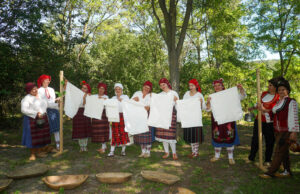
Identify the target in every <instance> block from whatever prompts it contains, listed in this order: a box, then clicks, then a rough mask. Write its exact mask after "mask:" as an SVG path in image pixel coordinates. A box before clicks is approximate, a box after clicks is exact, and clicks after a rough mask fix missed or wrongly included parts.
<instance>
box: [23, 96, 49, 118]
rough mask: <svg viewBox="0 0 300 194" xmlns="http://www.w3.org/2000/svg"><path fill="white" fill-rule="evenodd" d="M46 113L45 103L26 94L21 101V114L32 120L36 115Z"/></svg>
mask: <svg viewBox="0 0 300 194" xmlns="http://www.w3.org/2000/svg"><path fill="white" fill-rule="evenodd" d="M46 111H47V101H46V100H44V99H41V98H39V97H36V96H32V95H30V94H27V95H26V96H25V97H24V98H23V99H22V101H21V112H22V113H23V114H24V115H26V116H29V117H31V118H33V119H35V118H36V116H37V113H41V114H44V113H46Z"/></svg>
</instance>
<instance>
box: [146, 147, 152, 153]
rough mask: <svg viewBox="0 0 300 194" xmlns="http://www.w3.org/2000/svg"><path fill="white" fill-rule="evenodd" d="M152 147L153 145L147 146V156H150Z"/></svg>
mask: <svg viewBox="0 0 300 194" xmlns="http://www.w3.org/2000/svg"><path fill="white" fill-rule="evenodd" d="M151 146H152V145H147V146H146V153H147V154H150V151H151Z"/></svg>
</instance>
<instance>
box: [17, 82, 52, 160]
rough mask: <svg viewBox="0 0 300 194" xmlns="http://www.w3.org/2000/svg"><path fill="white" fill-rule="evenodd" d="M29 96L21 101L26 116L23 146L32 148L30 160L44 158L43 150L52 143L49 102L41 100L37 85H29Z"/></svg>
mask: <svg viewBox="0 0 300 194" xmlns="http://www.w3.org/2000/svg"><path fill="white" fill-rule="evenodd" d="M25 90H26V93H27V95H26V96H25V97H24V98H23V99H22V101H21V112H22V113H23V114H24V120H23V136H22V145H23V146H26V147H27V148H30V152H31V155H30V158H29V160H35V159H36V156H38V157H44V155H42V154H41V153H40V151H41V148H45V146H46V145H48V144H50V143H51V136H50V129H49V123H48V117H47V112H46V111H47V101H46V100H44V99H42V98H40V97H39V95H38V89H37V87H36V85H35V83H31V82H30V83H27V84H26V87H25Z"/></svg>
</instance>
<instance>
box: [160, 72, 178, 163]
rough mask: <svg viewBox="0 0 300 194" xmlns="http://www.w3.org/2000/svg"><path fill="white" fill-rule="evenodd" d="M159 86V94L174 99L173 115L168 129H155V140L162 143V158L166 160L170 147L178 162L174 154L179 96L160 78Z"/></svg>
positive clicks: (175, 158) (174, 155)
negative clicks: (176, 103) (163, 152)
mask: <svg viewBox="0 0 300 194" xmlns="http://www.w3.org/2000/svg"><path fill="white" fill-rule="evenodd" d="M159 86H160V88H161V90H162V92H161V93H160V94H163V95H171V96H173V97H174V104H173V113H172V122H171V126H170V128H169V129H162V128H156V131H155V140H157V141H159V142H163V146H164V151H165V154H164V155H163V158H164V159H166V158H168V157H169V145H170V147H171V150H172V153H173V159H174V160H178V156H177V154H176V143H177V141H176V122H177V119H176V109H175V102H176V101H177V100H178V99H179V96H178V94H177V92H176V91H174V90H172V86H171V84H170V82H169V81H168V80H167V79H166V78H162V79H161V80H159Z"/></svg>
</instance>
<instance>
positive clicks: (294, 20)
mask: <svg viewBox="0 0 300 194" xmlns="http://www.w3.org/2000/svg"><path fill="white" fill-rule="evenodd" d="M250 9H252V10H254V13H253V14H252V16H253V18H252V27H253V28H252V29H253V33H254V35H255V36H256V39H257V40H258V42H260V43H262V44H263V45H264V46H265V47H266V48H267V49H269V50H270V51H271V52H273V53H278V54H279V57H280V74H281V75H282V76H284V75H286V74H287V71H288V69H289V67H290V65H291V62H292V60H293V57H294V56H296V55H298V56H299V55H300V50H299V45H300V33H299V14H300V5H299V1H297V0H266V1H259V0H253V2H252V4H251V6H250Z"/></svg>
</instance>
